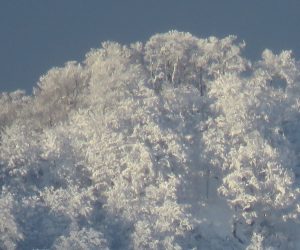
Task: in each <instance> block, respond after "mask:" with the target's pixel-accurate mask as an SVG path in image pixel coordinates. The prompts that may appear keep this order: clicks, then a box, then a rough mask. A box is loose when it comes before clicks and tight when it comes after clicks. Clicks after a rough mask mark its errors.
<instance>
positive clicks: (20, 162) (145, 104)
mask: <svg viewBox="0 0 300 250" xmlns="http://www.w3.org/2000/svg"><path fill="white" fill-rule="evenodd" d="M244 47H245V43H244V42H238V41H237V38H236V37H235V36H228V37H225V38H222V39H219V38H216V37H209V38H207V39H201V38H198V37H195V36H193V35H191V34H189V33H184V32H178V31H171V32H168V33H165V34H156V35H154V36H152V37H151V38H150V39H149V41H147V42H146V43H145V44H143V43H140V42H137V43H134V44H131V45H129V46H126V45H121V44H119V43H116V42H104V43H102V45H101V47H100V48H98V49H92V50H91V51H90V52H88V53H87V55H86V58H85V60H84V61H83V62H82V63H77V62H68V63H66V64H65V65H64V66H63V67H60V68H53V69H50V70H49V71H48V72H47V73H46V74H45V75H44V76H42V77H41V78H40V80H39V82H38V84H37V86H36V87H35V88H34V91H33V95H32V96H27V95H26V94H25V92H23V91H15V92H12V93H2V94H1V95H0V106H1V110H0V192H1V194H0V215H1V222H0V248H1V249H41V248H46V249H299V247H300V241H299V239H298V235H299V233H300V221H299V215H300V207H299V194H300V191H299V184H300V178H299V177H300V171H299V169H300V168H299V165H300V164H299V162H300V133H299V131H298V127H299V125H300V116H299V107H300V105H299V104H300V99H299V94H300V91H299V90H300V77H299V72H300V71H299V69H300V68H299V62H297V60H296V59H295V58H293V56H292V53H291V52H290V51H283V52H281V53H280V54H278V55H276V54H274V53H273V52H271V51H270V50H265V51H264V52H263V54H262V58H261V59H259V60H258V61H257V62H250V61H249V60H247V59H246V58H245V57H243V55H242V50H243V49H244Z"/></svg>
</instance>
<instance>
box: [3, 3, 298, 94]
mask: <svg viewBox="0 0 300 250" xmlns="http://www.w3.org/2000/svg"><path fill="white" fill-rule="evenodd" d="M299 11H300V0H285V1H283V0H218V1H217V0H185V1H184V0H151V1H150V0H148V1H147V0H118V1H117V0H0V58H1V59H0V91H12V90H15V89H18V88H21V89H26V90H27V92H28V93H30V92H31V89H32V87H33V86H34V85H35V84H36V82H37V81H38V79H39V77H40V76H41V75H42V74H44V73H46V72H47V70H49V69H50V68H51V67H53V66H62V65H63V64H64V62H66V61H69V60H78V61H80V60H82V59H83V58H84V55H85V53H86V52H88V51H89V49H90V48H96V47H99V46H100V44H101V42H103V41H106V40H114V41H118V42H120V43H126V44H127V43H130V42H134V41H146V40H147V39H148V38H149V37H150V36H151V35H153V34H155V33H158V32H166V31H168V30H171V29H177V30H180V31H187V32H191V33H192V34H194V35H196V36H198V37H207V36H211V35H214V36H218V37H224V36H226V35H229V34H235V35H237V36H238V38H239V39H240V40H245V41H246V43H247V47H246V50H245V55H246V56H247V57H249V58H250V59H256V58H258V57H259V55H260V54H261V52H262V50H263V49H264V48H270V49H272V50H273V51H275V52H279V51H281V50H282V49H292V50H293V51H294V55H295V56H296V58H298V59H300V32H299V30H300V15H299Z"/></svg>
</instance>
